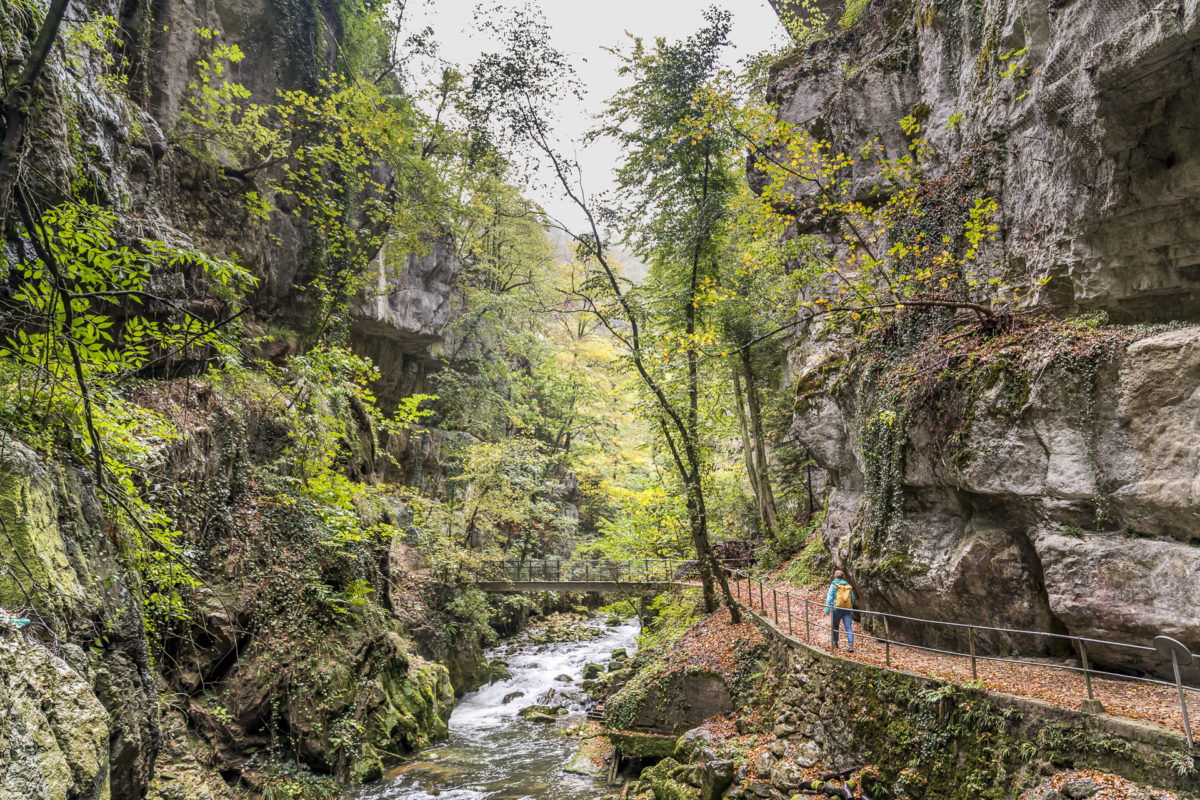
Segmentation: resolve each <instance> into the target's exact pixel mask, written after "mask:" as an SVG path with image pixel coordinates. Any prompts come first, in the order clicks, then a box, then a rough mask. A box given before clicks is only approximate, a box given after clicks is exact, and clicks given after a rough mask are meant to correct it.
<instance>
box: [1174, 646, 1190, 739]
mask: <svg viewBox="0 0 1200 800" xmlns="http://www.w3.org/2000/svg"><path fill="white" fill-rule="evenodd" d="M1171 669H1173V670H1175V686H1176V688H1177V689H1179V706H1180V708H1182V709H1183V732H1184V733H1186V734H1187V743H1188V749H1189V750H1191V749H1192V748H1194V747H1195V746H1196V742H1195V740H1194V739H1192V723H1191V721H1190V720H1188V709H1187V698H1186V697H1184V695H1183V681H1182V680H1181V679H1180V677H1179V656H1178V655H1177V654H1176V653H1175V650H1174V648H1172V649H1171Z"/></svg>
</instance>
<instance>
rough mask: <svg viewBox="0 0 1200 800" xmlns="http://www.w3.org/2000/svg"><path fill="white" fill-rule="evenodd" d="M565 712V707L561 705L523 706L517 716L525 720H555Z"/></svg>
mask: <svg viewBox="0 0 1200 800" xmlns="http://www.w3.org/2000/svg"><path fill="white" fill-rule="evenodd" d="M566 713H567V709H565V708H563V707H562V706H539V705H533V706H525V708H522V709H521V710H520V711H518V712H517V716H519V717H520V718H521V719H523V720H525V721H526V722H556V721H558V718H559V717H561V716H562V715H563V714H566Z"/></svg>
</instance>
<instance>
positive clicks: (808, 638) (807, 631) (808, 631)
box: [804, 597, 812, 645]
mask: <svg viewBox="0 0 1200 800" xmlns="http://www.w3.org/2000/svg"><path fill="white" fill-rule="evenodd" d="M808 603H809V600H808V598H807V597H806V598H804V642H805V643H806V644H810V645H811V644H812V626H811V625H809V622H808Z"/></svg>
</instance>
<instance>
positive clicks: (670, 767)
mask: <svg viewBox="0 0 1200 800" xmlns="http://www.w3.org/2000/svg"><path fill="white" fill-rule="evenodd" d="M690 773H691V769H690V768H689V767H688V766H686V765H684V764H680V763H679V762H678V761H676V760H675V759H673V758H671V757H670V756H668V757H667V758H664V759H663V760H662V761H659V762H658V763H657V764H655V765H654V766H652V767H648V768H646V769H644V770H642V778H641V779H642V780H643V781H645V782H647V783H649V784H650V786H651V787H652V788H653V790H654V797H655V798H656V800H700V789H699V788H698V787H695V786H690V785H688V784H687V783H686V782H685V781H686V778H687V776H688V775H689V774H690Z"/></svg>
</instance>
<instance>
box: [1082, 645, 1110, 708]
mask: <svg viewBox="0 0 1200 800" xmlns="http://www.w3.org/2000/svg"><path fill="white" fill-rule="evenodd" d="M1077 641H1078V642H1079V658H1080V660H1081V661H1082V662H1083V680H1084V681H1085V682H1086V683H1087V694H1088V699H1087V700H1084V701H1083V713H1085V714H1103V713H1104V704H1103V703H1101V702H1100V701H1099V700H1097V699H1096V695H1095V694H1094V693H1093V692H1092V662H1091V659H1089V658H1088V651H1087V644H1086V643H1084V641H1083V639H1078V640H1077Z"/></svg>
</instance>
